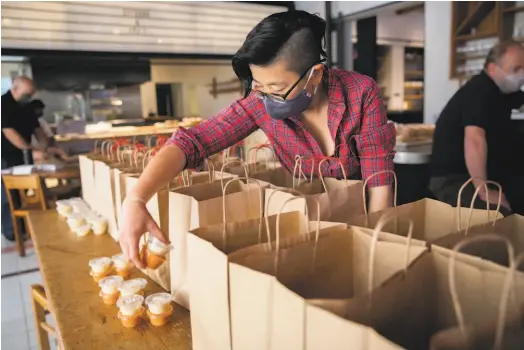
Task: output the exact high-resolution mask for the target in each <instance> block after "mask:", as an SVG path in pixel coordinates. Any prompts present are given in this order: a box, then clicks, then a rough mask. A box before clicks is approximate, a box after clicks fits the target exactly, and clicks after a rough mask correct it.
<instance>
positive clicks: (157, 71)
mask: <svg viewBox="0 0 524 350" xmlns="http://www.w3.org/2000/svg"><path fill="white" fill-rule="evenodd" d="M193 62H194V64H191V63H188V62H184V63H178V64H177V61H175V60H173V61H167V60H163V61H161V62H158V61H155V60H153V61H152V63H151V82H147V83H145V84H143V85H142V87H141V91H142V111H143V113H144V112H147V113H149V112H153V113H156V109H157V108H156V96H155V93H154V90H153V85H154V84H155V83H180V84H182V96H183V115H184V116H201V117H203V118H207V117H209V116H212V115H215V114H217V113H218V112H220V111H221V110H222V109H224V108H225V107H227V106H228V105H229V104H231V102H232V101H234V100H236V99H239V98H240V97H242V95H241V94H240V91H238V92H228V93H223V94H218V95H217V97H216V98H215V97H213V96H212V95H211V93H210V91H211V84H212V81H213V78H215V79H216V80H217V81H218V82H225V81H231V80H233V79H236V75H235V73H234V72H233V68H232V67H231V61H230V60H224V61H216V62H214V63H213V64H206V65H203V64H199V61H198V60H194V61H193Z"/></svg>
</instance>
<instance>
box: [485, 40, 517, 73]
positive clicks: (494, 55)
mask: <svg viewBox="0 0 524 350" xmlns="http://www.w3.org/2000/svg"><path fill="white" fill-rule="evenodd" d="M511 47H519V48H521V49H522V48H523V47H522V44H521V43H520V42H518V41H515V40H506V41H503V42H501V43H498V44H496V45H495V46H493V47H492V48H491V50H489V53H488V56H487V57H486V62H484V69H486V68H488V65H489V64H490V63H500V60H501V59H502V58H503V57H504V55H505V54H506V52H508V49H509V48H511Z"/></svg>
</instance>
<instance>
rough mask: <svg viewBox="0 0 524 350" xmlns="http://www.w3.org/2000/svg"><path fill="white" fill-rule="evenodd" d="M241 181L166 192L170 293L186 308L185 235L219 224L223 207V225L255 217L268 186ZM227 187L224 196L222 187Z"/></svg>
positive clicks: (187, 289)
mask: <svg viewBox="0 0 524 350" xmlns="http://www.w3.org/2000/svg"><path fill="white" fill-rule="evenodd" d="M240 180H241V179H236V180H229V181H228V182H227V183H226V184H224V185H222V183H221V182H213V183H210V184H209V183H207V184H200V185H194V186H190V187H182V188H178V189H175V190H172V191H170V192H169V214H170V220H169V240H170V241H171V243H172V244H173V247H174V249H173V250H171V252H170V254H169V255H170V257H169V259H170V271H171V293H172V295H173V300H174V301H175V302H177V303H178V304H180V305H182V306H183V307H185V308H187V309H189V288H188V287H189V286H188V280H187V236H188V232H189V231H190V230H194V229H197V228H199V227H205V226H209V225H214V224H220V223H222V222H223V207H224V203H225V205H226V219H227V222H229V223H233V222H237V221H245V220H249V219H254V218H259V217H260V212H261V206H262V204H261V201H262V203H263V200H264V189H266V188H267V187H268V186H269V184H267V183H264V182H261V181H256V180H250V182H249V183H247V184H246V183H244V182H242V181H240ZM226 185H227V188H226V190H227V192H226V193H227V194H226V195H225V196H223V193H222V188H223V186H226Z"/></svg>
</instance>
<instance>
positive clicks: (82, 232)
mask: <svg viewBox="0 0 524 350" xmlns="http://www.w3.org/2000/svg"><path fill="white" fill-rule="evenodd" d="M89 232H91V226H89V225H82V226H79V227H77V228H76V229H75V233H76V235H77V236H78V237H84V236H87V235H88V234H89Z"/></svg>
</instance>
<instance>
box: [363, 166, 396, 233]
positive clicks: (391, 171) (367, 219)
mask: <svg viewBox="0 0 524 350" xmlns="http://www.w3.org/2000/svg"><path fill="white" fill-rule="evenodd" d="M385 173H390V174H393V180H394V187H393V208H395V212H396V211H397V193H398V179H397V174H396V173H395V172H394V171H393V170H382V171H379V172H376V173H374V174H371V175H369V176H368V177H367V179H366V180H364V184H363V186H362V204H363V205H364V215H365V218H366V227H368V225H369V217H368V215H369V214H368V208H367V205H366V198H367V196H366V188H367V184H368V181H369V180H370V179H371V178H373V177H375V176H377V175H380V174H385Z"/></svg>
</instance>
